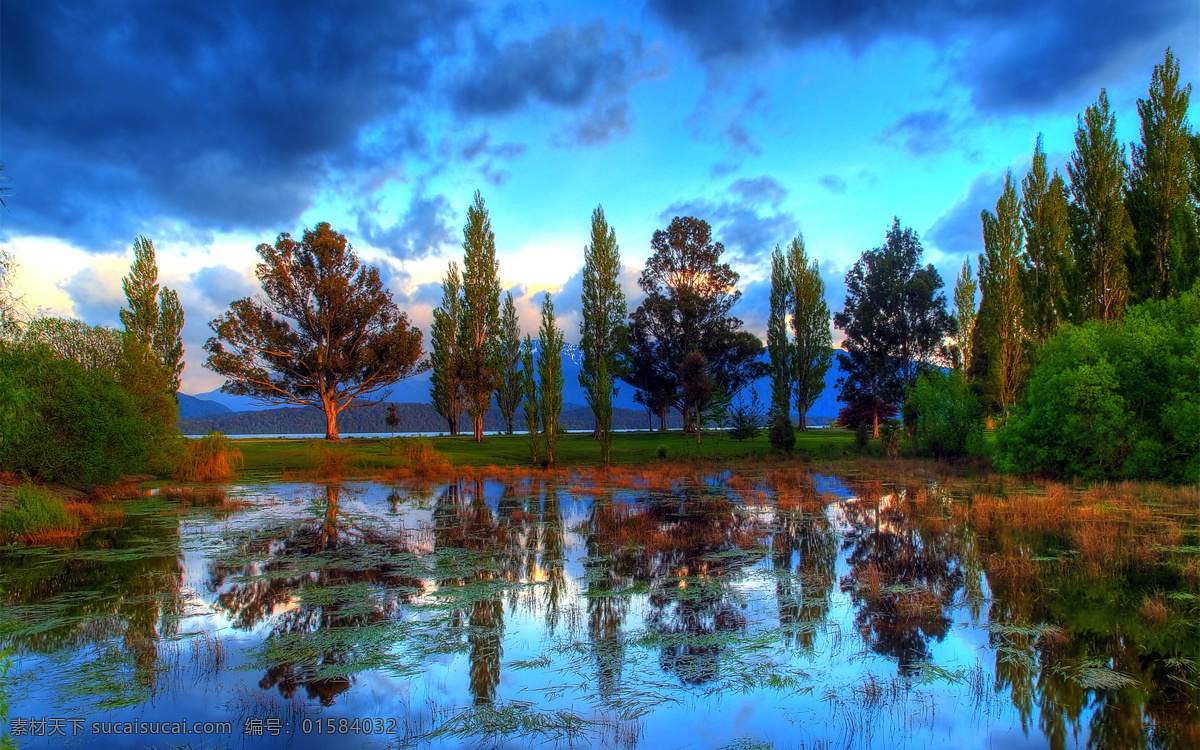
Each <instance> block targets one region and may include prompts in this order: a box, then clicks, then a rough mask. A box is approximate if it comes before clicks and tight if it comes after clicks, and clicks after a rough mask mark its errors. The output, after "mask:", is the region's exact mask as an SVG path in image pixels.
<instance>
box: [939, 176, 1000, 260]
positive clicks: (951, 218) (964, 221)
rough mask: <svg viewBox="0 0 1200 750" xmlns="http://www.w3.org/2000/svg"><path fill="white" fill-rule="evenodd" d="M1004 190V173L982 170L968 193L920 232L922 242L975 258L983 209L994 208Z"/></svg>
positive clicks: (979, 248) (980, 244)
mask: <svg viewBox="0 0 1200 750" xmlns="http://www.w3.org/2000/svg"><path fill="white" fill-rule="evenodd" d="M1003 190H1004V175H1003V174H999V175H996V174H981V175H979V176H978V177H976V178H975V180H974V181H973V182H972V183H971V187H970V188H969V189H968V190H967V194H966V195H965V196H963V198H962V199H961V200H960V201H958V203H955V204H954V205H953V206H951V207H950V208H949V209H947V210H946V212H945V213H943V214H942V215H941V216H939V217H938V218H937V221H935V222H933V226H931V227H930V228H929V231H928V232H926V233H925V234H924V236H923V239H924V241H925V244H926V245H927V246H928V245H932V246H934V247H936V248H937V249H938V250H939V251H941V252H942V253H944V254H946V255H950V256H963V257H969V258H971V259H972V261H971V262H972V263H974V262H975V261H974V258H975V256H976V255H978V254H979V253H981V252H983V221H982V220H981V219H980V218H979V214H980V212H981V211H983V210H985V209H986V210H988V211H995V210H996V201H997V200H998V199H999V198H1000V193H1001V192H1002V191H1003Z"/></svg>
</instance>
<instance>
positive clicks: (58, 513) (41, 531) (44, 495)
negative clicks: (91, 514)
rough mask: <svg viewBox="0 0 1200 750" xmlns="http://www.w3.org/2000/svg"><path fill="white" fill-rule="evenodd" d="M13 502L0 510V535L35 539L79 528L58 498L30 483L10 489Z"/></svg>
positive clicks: (76, 519) (76, 521)
mask: <svg viewBox="0 0 1200 750" xmlns="http://www.w3.org/2000/svg"><path fill="white" fill-rule="evenodd" d="M13 500H14V501H15V504H14V505H13V506H11V507H8V508H5V509H4V510H2V511H0V536H7V537H20V538H26V539H29V538H37V537H42V536H47V535H52V534H57V533H62V532H70V531H74V530H76V529H78V528H79V519H78V518H75V517H74V516H71V515H69V514H68V513H67V509H66V506H64V505H63V501H62V499H61V498H57V497H53V496H51V494H50V493H49V492H48V491H46V490H44V489H41V488H39V487H35V486H33V485H31V484H23V485H21V486H19V487H17V488H16V489H14V490H13Z"/></svg>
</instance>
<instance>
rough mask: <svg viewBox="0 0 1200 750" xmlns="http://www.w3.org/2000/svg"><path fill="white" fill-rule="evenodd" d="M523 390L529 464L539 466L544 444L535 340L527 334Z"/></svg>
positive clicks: (523, 356)
mask: <svg viewBox="0 0 1200 750" xmlns="http://www.w3.org/2000/svg"><path fill="white" fill-rule="evenodd" d="M521 388H522V391H523V393H524V396H525V400H524V402H523V403H524V409H525V429H526V430H528V431H529V462H530V463H531V464H533V465H535V466H536V465H537V462H538V452H539V449H540V448H541V442H542V436H541V432H542V419H541V414H540V413H539V407H538V388H537V371H536V370H535V369H534V364H533V340H532V339H531V338H530V337H529V334H525V342H524V343H523V344H522V345H521Z"/></svg>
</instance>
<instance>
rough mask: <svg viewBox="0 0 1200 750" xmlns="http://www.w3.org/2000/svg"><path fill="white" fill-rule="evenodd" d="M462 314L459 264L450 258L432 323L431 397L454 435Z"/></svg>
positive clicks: (460, 401)
mask: <svg viewBox="0 0 1200 750" xmlns="http://www.w3.org/2000/svg"><path fill="white" fill-rule="evenodd" d="M461 315H462V282H461V280H460V278H459V275H458V264H457V263H455V262H454V261H450V264H449V266H448V267H447V268H446V277H445V278H444V279H442V304H441V306H440V307H438V308H437V309H435V310H434V311H433V323H432V324H431V325H430V326H429V350H430V351H429V364H430V367H431V369H432V372H431V373H430V377H429V400H430V402H431V403H432V404H433V408H434V410H435V411H436V412H437V413H438V414H440V415H441V416H442V419H445V420H446V424H447V426H448V427H449V429H450V434H451V435H457V434H458V420H459V417H460V416H461V415H462V409H463V393H462V381H461V379H460V377H459V375H460V373H459V357H458V319H459V318H460V317H461Z"/></svg>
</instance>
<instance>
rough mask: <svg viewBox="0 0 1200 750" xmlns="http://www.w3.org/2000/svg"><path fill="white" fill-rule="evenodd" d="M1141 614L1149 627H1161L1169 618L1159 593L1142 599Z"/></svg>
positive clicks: (1169, 612) (1165, 604)
mask: <svg viewBox="0 0 1200 750" xmlns="http://www.w3.org/2000/svg"><path fill="white" fill-rule="evenodd" d="M1141 613H1142V619H1143V620H1145V621H1146V623H1147V624H1150V625H1161V624H1163V623H1164V622H1166V621H1167V618H1169V617H1170V616H1171V611H1170V610H1169V609H1167V603H1166V602H1165V601H1164V600H1163V596H1162V594H1161V593H1156V594H1154V595H1152V596H1147V597H1146V598H1145V599H1143V600H1142V607H1141Z"/></svg>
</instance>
